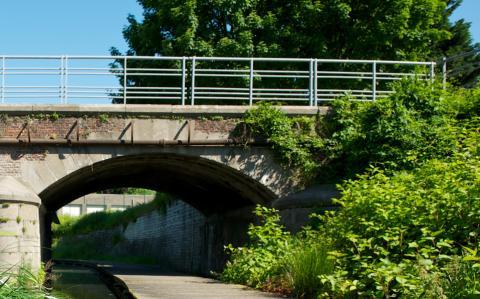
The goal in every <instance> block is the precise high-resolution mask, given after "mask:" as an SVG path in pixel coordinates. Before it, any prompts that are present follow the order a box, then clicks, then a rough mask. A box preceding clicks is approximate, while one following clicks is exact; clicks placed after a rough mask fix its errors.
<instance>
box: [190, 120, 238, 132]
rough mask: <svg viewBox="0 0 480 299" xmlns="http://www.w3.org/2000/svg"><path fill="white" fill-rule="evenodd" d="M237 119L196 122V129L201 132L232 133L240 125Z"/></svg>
mask: <svg viewBox="0 0 480 299" xmlns="http://www.w3.org/2000/svg"><path fill="white" fill-rule="evenodd" d="M238 122H239V121H238V120H237V119H227V120H196V121H195V129H196V130H198V131H200V132H206V133H213V132H231V131H233V130H234V129H235V127H236V126H237V125H238Z"/></svg>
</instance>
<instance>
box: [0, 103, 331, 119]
mask: <svg viewBox="0 0 480 299" xmlns="http://www.w3.org/2000/svg"><path fill="white" fill-rule="evenodd" d="M250 108H251V107H250V106H225V105H196V106H188V105H185V106H181V105H147V104H145V105H133V104H132V105H126V106H124V105H121V104H108V105H49V104H45V105H28V104H1V105H0V114H2V113H3V114H8V115H28V114H34V113H54V112H56V113H58V114H62V115H79V116H83V115H88V114H103V113H107V114H120V115H150V116H168V115H175V116H191V117H198V116H226V117H239V116H242V115H243V114H244V113H245V111H247V110H248V109H250ZM279 108H280V110H282V111H284V112H285V113H286V114H287V115H291V116H295V115H316V114H321V115H323V114H326V113H327V112H328V111H329V110H330V107H328V106H321V107H309V106H279Z"/></svg>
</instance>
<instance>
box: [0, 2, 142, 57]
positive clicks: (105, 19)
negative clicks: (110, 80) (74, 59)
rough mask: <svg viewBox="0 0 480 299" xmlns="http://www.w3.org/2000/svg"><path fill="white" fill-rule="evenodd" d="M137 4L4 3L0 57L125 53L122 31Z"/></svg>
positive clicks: (0, 13) (0, 15)
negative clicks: (112, 48)
mask: <svg viewBox="0 0 480 299" xmlns="http://www.w3.org/2000/svg"><path fill="white" fill-rule="evenodd" d="M129 13H132V14H135V15H138V16H141V13H142V11H141V9H140V6H139V5H138V4H137V2H136V1H135V0H81V1H73V0H43V1H39V0H2V1H1V4H0V55H1V54H5V55H8V54H44V55H49V54H51V55H61V54H69V55H83V54H85V55H107V54H108V50H109V48H110V47H111V46H117V47H118V48H120V49H121V50H125V49H126V48H127V45H126V43H125V41H124V40H123V36H122V28H123V27H124V26H125V25H126V24H127V20H126V18H127V15H128V14H129Z"/></svg>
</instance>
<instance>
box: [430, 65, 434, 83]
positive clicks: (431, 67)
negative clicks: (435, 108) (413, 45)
mask: <svg viewBox="0 0 480 299" xmlns="http://www.w3.org/2000/svg"><path fill="white" fill-rule="evenodd" d="M430 81H431V82H432V83H433V82H434V81H435V62H431V63H430Z"/></svg>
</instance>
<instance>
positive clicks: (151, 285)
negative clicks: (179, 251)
mask: <svg viewBox="0 0 480 299" xmlns="http://www.w3.org/2000/svg"><path fill="white" fill-rule="evenodd" d="M102 266H103V267H104V268H105V269H106V270H108V271H109V272H111V273H112V274H114V275H115V276H117V277H118V278H120V279H121V280H123V281H124V282H125V284H126V285H127V286H128V288H129V289H130V291H131V292H132V293H133V294H134V295H135V296H136V297H137V298H138V299H153V298H155V299H156V298H165V299H183V298H185V299H187V298H188V299H206V298H209V299H223V298H227V299H230V298H233V299H235V298H245V299H265V298H277V299H278V298H284V297H281V296H279V295H275V294H270V293H264V292H260V291H257V290H252V289H250V288H247V287H245V286H241V285H233V284H224V283H221V282H219V281H217V280H213V279H209V278H203V277H197V276H187V275H182V274H178V273H173V272H166V271H164V270H161V269H159V268H156V267H148V266H137V265H135V266H134V265H102Z"/></svg>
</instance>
